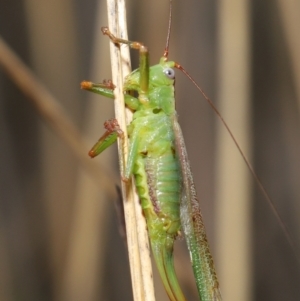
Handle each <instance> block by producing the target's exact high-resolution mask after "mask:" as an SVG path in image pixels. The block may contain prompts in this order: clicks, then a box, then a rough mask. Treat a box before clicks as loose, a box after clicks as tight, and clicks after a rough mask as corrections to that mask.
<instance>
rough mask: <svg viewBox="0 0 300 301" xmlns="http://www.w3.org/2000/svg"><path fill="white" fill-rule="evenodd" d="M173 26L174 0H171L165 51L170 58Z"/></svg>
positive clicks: (166, 56)
mask: <svg viewBox="0 0 300 301" xmlns="http://www.w3.org/2000/svg"><path fill="white" fill-rule="evenodd" d="M171 27H172V0H170V11H169V26H168V34H167V41H166V47H165V51H164V55H163V56H164V57H165V58H168V55H169V44H170V36H171Z"/></svg>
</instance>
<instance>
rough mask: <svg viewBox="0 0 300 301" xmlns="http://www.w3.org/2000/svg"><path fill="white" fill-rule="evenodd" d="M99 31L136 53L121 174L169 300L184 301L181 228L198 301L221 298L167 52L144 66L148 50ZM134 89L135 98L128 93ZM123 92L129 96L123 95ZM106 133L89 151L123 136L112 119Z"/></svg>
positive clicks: (89, 86)
mask: <svg viewBox="0 0 300 301" xmlns="http://www.w3.org/2000/svg"><path fill="white" fill-rule="evenodd" d="M102 31H103V33H104V34H105V35H107V36H109V38H110V39H111V40H112V41H113V42H114V43H120V44H128V45H129V46H130V47H131V48H134V49H138V50H139V52H140V66H139V69H137V70H135V71H133V72H132V73H131V74H130V75H129V76H127V77H126V79H125V84H124V87H123V90H124V92H125V103H126V106H127V107H128V108H129V109H131V110H132V111H133V112H134V114H133V120H132V122H131V123H130V124H129V126H128V129H127V130H128V135H129V138H130V148H129V154H128V161H127V166H126V168H125V172H124V174H123V175H122V177H123V179H124V180H125V181H126V180H127V179H129V178H130V177H131V175H134V177H135V182H136V188H137V191H138V194H139V198H140V201H141V205H142V209H143V212H144V215H145V218H146V221H147V227H148V233H149V238H150V243H151V247H152V252H153V255H154V258H155V261H156V264H157V267H158V270H159V273H160V276H161V278H162V281H163V284H164V286H165V289H166V291H167V294H168V296H169V298H170V300H173V301H183V300H186V299H185V297H184V295H183V293H182V291H181V288H180V286H179V284H178V280H177V277H176V274H175V270H174V265H173V245H174V241H175V239H176V237H177V236H178V235H179V233H180V230H181V228H182V229H183V231H184V234H185V237H186V240H187V244H188V248H189V251H190V254H191V261H192V267H193V271H194V275H195V279H196V284H197V288H198V292H199V296H200V298H201V300H202V301H212V300H221V295H220V292H219V283H218V280H217V276H216V272H215V269H214V264H213V259H212V256H211V254H210V251H209V246H208V242H207V238H206V233H205V228H204V225H203V220H202V216H201V212H200V207H199V203H198V200H197V196H196V190H195V187H194V182H193V177H192V173H191V169H190V165H189V161H188V157H187V153H186V149H185V144H184V139H183V136H182V133H181V129H180V126H179V124H178V121H177V114H176V111H175V99H174V80H175V72H174V68H179V69H182V68H181V66H180V65H179V64H177V63H175V62H173V61H168V58H167V55H168V51H167V50H166V51H165V53H164V56H163V57H162V58H161V59H160V62H159V64H157V65H155V66H152V67H149V55H148V50H147V48H146V47H145V46H144V45H142V44H141V43H139V42H131V41H126V40H123V39H119V38H116V37H115V36H113V35H112V34H111V32H110V31H109V30H108V28H106V27H104V28H103V29H102ZM81 86H82V88H83V89H86V90H89V91H92V92H95V93H99V94H101V95H104V96H107V97H110V98H113V97H114V95H113V89H114V85H113V84H112V83H111V82H110V81H108V82H103V83H101V84H94V83H91V82H83V83H82V85H81ZM132 91H135V92H137V94H138V97H133V96H131V94H129V92H132ZM127 92H128V93H127ZM105 128H106V133H105V134H104V135H103V136H102V137H101V138H100V139H99V141H98V142H97V143H96V144H95V146H94V147H93V148H92V150H91V151H90V153H89V154H90V156H91V157H94V156H96V155H98V154H100V153H101V152H102V151H103V150H105V149H106V148H107V147H108V146H110V145H111V144H113V143H114V142H115V141H116V140H117V138H118V137H120V138H122V136H123V133H122V131H121V129H120V127H119V125H118V123H117V120H115V119H112V120H109V121H107V122H106V123H105Z"/></svg>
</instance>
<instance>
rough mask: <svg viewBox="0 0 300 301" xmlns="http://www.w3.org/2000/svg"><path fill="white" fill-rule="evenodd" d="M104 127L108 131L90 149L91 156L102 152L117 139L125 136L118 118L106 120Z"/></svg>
mask: <svg viewBox="0 0 300 301" xmlns="http://www.w3.org/2000/svg"><path fill="white" fill-rule="evenodd" d="M104 127H105V129H106V132H105V133H104V134H103V135H102V136H101V137H100V139H99V140H98V141H97V142H96V144H95V145H94V146H93V147H92V149H91V150H90V151H89V156H90V157H91V158H94V157H96V156H98V155H99V154H101V153H102V152H103V151H104V150H105V149H107V148H108V147H109V146H111V145H112V144H113V143H115V142H116V141H117V138H118V137H119V138H121V139H123V138H124V133H123V131H122V130H121V128H120V126H119V124H118V121H117V119H110V120H107V121H105V123H104Z"/></svg>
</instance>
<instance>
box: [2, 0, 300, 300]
mask: <svg viewBox="0 0 300 301" xmlns="http://www.w3.org/2000/svg"><path fill="white" fill-rule="evenodd" d="M127 4H128V7H127V10H128V15H127V19H128V29H129V37H130V39H131V40H138V41H141V42H143V43H144V44H145V45H147V46H148V47H149V50H150V55H151V64H155V63H157V62H158V61H159V58H160V56H162V54H163V50H164V46H165V39H166V34H167V24H168V10H169V3H168V1H167V0H166V1H161V0H160V1H158V0H155V1H154V0H152V1H136V0H128V1H127ZM104 25H107V17H106V3H105V1H96V0H86V1H78V0H65V1H58V0H53V1H38V0H23V1H20V0H11V1H0V35H1V36H2V38H3V39H4V40H5V41H6V42H7V44H8V45H9V46H10V47H11V48H12V49H13V50H14V51H15V52H16V53H17V54H18V55H19V56H20V58H21V59H22V60H23V61H24V62H25V63H26V64H27V65H28V66H29V68H30V69H32V70H33V72H34V73H35V74H36V75H37V77H38V78H39V79H40V81H41V82H42V83H43V84H44V86H45V87H46V88H47V89H48V90H49V91H50V92H51V93H52V94H53V95H54V97H55V98H56V99H57V101H58V102H59V103H60V105H61V107H62V110H63V111H64V112H65V116H66V117H65V118H68V119H70V120H71V122H72V123H73V125H74V126H75V127H76V128H77V129H78V131H79V132H80V137H81V138H78V139H77V136H76V137H75V140H76V141H80V151H81V150H84V151H86V153H87V152H88V150H89V148H90V147H91V146H92V145H93V143H94V142H95V141H96V140H97V139H98V138H99V137H100V136H101V134H102V133H103V131H104V130H103V122H104V121H105V120H107V119H109V118H111V117H113V114H114V113H113V102H112V101H111V100H108V99H105V98H103V97H100V96H97V95H91V94H89V93H88V92H85V91H81V90H80V86H79V83H80V82H81V81H82V80H84V79H88V80H92V81H95V82H100V81H102V80H103V79H110V78H111V71H110V65H109V64H110V58H109V42H108V39H107V38H106V37H104V36H103V35H102V34H101V32H100V27H101V26H104ZM299 29H300V4H299V2H297V1H292V0H277V1H276V0H266V1H258V0H254V1H248V2H247V1H240V0H239V1H238V0H232V1H214V0H211V1H207V0H203V1H196V0H186V1H174V5H173V24H172V35H171V45H170V59H171V60H176V61H177V62H179V63H180V64H182V65H183V66H184V68H185V69H186V70H187V71H188V72H189V73H190V74H191V75H192V76H193V77H194V78H195V80H196V81H197V82H198V83H199V84H200V86H201V87H202V88H203V89H204V91H205V92H206V93H207V94H208V95H209V97H210V98H211V99H212V100H213V101H215V103H216V104H217V106H218V107H219V108H220V111H221V112H222V114H223V116H224V118H225V119H226V120H227V122H228V124H229V126H230V127H231V129H232V131H233V133H234V134H235V135H236V137H237V140H238V141H239V142H240V144H241V147H242V148H243V149H244V150H245V153H246V155H247V156H248V157H249V158H250V160H251V162H253V164H254V167H255V170H256V171H257V173H258V175H259V177H260V178H261V180H262V182H263V183H264V185H265V188H266V189H267V191H268V192H269V194H270V195H271V197H272V199H273V201H274V203H275V205H276V206H277V207H278V211H279V213H280V215H281V216H282V218H283V220H284V222H285V224H286V226H287V227H288V229H289V230H290V232H291V235H292V237H293V239H294V241H295V245H296V247H297V248H298V249H297V250H298V251H297V252H298V256H299V249H300V240H299V237H300V236H299V235H300V222H299V220H300V219H299V213H300V204H299V199H300V198H299V197H300V185H299V179H300V160H299V157H300V118H299V113H300V39H299ZM137 59H138V54H137V53H134V52H133V63H132V64H133V67H134V68H136V67H137V66H138V65H137ZM176 99H177V109H178V113H179V121H180V124H181V126H182V128H183V132H184V136H185V140H186V144H187V149H188V152H189V156H190V160H191V165H192V169H193V173H194V176H195V181H196V186H197V190H198V194H199V198H200V202H201V207H202V209H203V215H204V220H205V223H206V228H207V232H208V238H209V241H210V244H211V248H212V252H213V255H214V258H215V264H216V268H217V272H218V274H219V278H220V279H219V280H220V284H221V292H222V294H223V297H224V301H226V300H243V301H244V300H245V301H250V300H264V301H265V300H272V301H276V300H291V301H292V300H299V299H300V287H299V283H300V265H299V262H297V259H296V257H295V255H294V254H293V251H292V249H291V247H290V245H289V244H288V243H287V239H286V237H285V235H284V233H283V232H282V230H281V228H280V226H279V223H278V221H277V220H276V218H275V217H274V214H273V213H272V212H271V210H270V207H269V206H268V205H267V203H266V201H265V200H264V198H263V196H262V194H261V192H260V191H259V189H258V188H257V185H256V183H254V181H253V180H252V178H251V176H250V175H249V172H248V170H247V168H246V166H245V164H244V163H243V161H242V159H241V156H240V155H239V154H238V152H237V150H236V148H235V147H234V146H233V143H232V142H231V140H230V139H229V138H228V134H226V133H225V131H224V128H223V127H222V126H221V125H220V122H219V120H218V119H217V117H216V116H215V114H214V113H213V112H212V110H211V109H210V107H209V106H208V105H207V104H206V102H205V101H204V99H203V97H202V96H201V94H200V93H199V92H198V91H197V90H196V89H195V87H194V86H193V85H192V84H191V83H190V82H189V81H188V80H187V79H186V78H185V77H184V76H183V75H182V74H179V71H177V81H176ZM78 137H79V136H78ZM79 139H81V140H79ZM0 145H1V148H0V164H1V168H0V300H1V301H2V300H3V301H17V300H18V301H19V300H20V301H23V300H30V301H35V300H45V301H46V300H59V301H67V300H68V301H71V300H72V301H76V300H78V301H79V300H85V301H93V300H110V301H114V300H132V293H131V282H130V274H129V266H128V256H127V250H126V246H125V244H124V240H123V238H122V237H121V236H120V235H119V228H120V226H119V221H118V217H117V213H116V211H115V204H116V203H118V202H119V201H120V200H119V197H118V195H117V193H116V192H115V186H116V185H117V184H118V183H119V181H120V179H119V176H118V159H117V156H116V148H115V147H112V148H111V149H110V150H109V151H106V152H104V153H103V154H102V155H101V156H100V157H99V158H96V159H94V160H93V161H92V162H93V163H94V164H95V166H96V167H97V170H98V171H101V172H102V173H103V174H104V176H105V177H104V178H99V179H98V178H97V177H96V175H95V173H91V172H90V171H91V169H90V168H87V165H86V164H82V162H83V163H84V162H85V161H82V160H81V161H80V160H79V159H78V150H77V155H76V151H74V147H73V148H72V147H70V145H69V144H68V143H67V142H66V140H65V139H62V138H61V135H60V134H59V133H58V132H57V130H55V129H54V128H53V126H51V124H50V123H49V120H48V119H46V118H45V116H43V115H42V114H40V113H39V112H38V111H37V110H36V107H35V106H34V105H33V104H32V102H31V101H29V99H28V98H27V97H25V96H24V94H23V93H22V92H21V91H20V89H19V88H18V86H16V85H15V83H14V82H13V81H12V80H11V79H10V78H9V77H8V76H7V75H6V73H5V72H4V70H3V69H2V68H0ZM104 179H106V180H104ZM175 253H176V265H177V270H178V275H179V278H180V281H181V283H182V286H183V288H184V290H185V292H186V294H187V298H188V300H198V299H197V295H196V291H195V287H194V284H193V277H192V275H191V268H190V263H189V259H188V255H187V252H186V249H185V243H184V240H181V241H179V242H178V243H177V244H176V250H175ZM154 274H155V275H156V274H157V273H156V270H155V268H154ZM155 279H156V280H155V287H156V294H157V300H167V297H166V295H165V293H164V290H163V288H162V285H161V283H160V280H159V279H157V277H156V276H155Z"/></svg>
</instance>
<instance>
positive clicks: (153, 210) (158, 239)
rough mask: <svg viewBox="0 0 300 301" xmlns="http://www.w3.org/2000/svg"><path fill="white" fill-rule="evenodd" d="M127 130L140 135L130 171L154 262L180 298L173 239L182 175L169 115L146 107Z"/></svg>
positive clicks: (171, 292) (176, 230) (171, 294)
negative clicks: (144, 113)
mask: <svg viewBox="0 0 300 301" xmlns="http://www.w3.org/2000/svg"><path fill="white" fill-rule="evenodd" d="M151 115H152V116H151ZM129 133H130V134H129V135H139V136H141V139H140V141H139V142H138V145H137V158H136V161H135V162H136V163H135V164H134V167H133V175H134V177H135V184H136V187H137V191H138V194H139V198H140V201H141V205H142V209H143V212H144V215H145V217H146V221H147V227H148V233H149V238H150V243H151V247H152V252H153V255H154V258H155V261H156V265H157V268H158V270H159V273H160V276H161V278H162V281H163V283H164V286H165V289H166V291H167V294H168V295H169V298H170V299H171V300H172V301H173V300H174V301H175V300H178V301H183V300H185V298H184V296H183V293H182V292H181V289H180V286H179V284H178V281H177V278H176V276H175V275H176V274H175V270H174V264H173V246H174V241H175V239H176V237H177V236H178V234H179V231H180V229H181V222H180V192H181V175H180V168H179V162H178V158H177V157H176V155H175V151H174V135H173V131H172V124H171V120H170V117H168V116H166V115H165V114H161V113H157V114H155V113H153V111H152V113H151V112H149V111H148V114H147V117H138V118H136V119H134V120H133V122H132V123H131V125H130V127H129Z"/></svg>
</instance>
